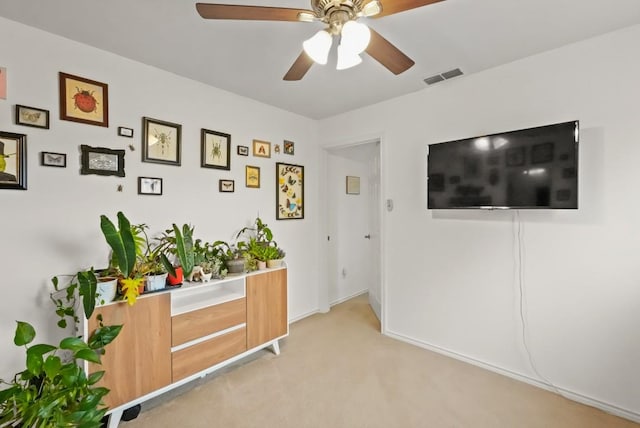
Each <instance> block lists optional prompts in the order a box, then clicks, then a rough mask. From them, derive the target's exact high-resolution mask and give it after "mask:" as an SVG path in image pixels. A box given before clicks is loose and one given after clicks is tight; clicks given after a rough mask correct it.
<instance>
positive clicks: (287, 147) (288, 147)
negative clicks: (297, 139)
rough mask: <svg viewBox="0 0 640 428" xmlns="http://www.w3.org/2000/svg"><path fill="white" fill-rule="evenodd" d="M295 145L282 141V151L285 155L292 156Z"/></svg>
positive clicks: (291, 142)
mask: <svg viewBox="0 0 640 428" xmlns="http://www.w3.org/2000/svg"><path fill="white" fill-rule="evenodd" d="M294 146H295V144H294V143H293V141H288V140H284V143H283V151H284V154H285V155H293V154H294V153H295V148H294Z"/></svg>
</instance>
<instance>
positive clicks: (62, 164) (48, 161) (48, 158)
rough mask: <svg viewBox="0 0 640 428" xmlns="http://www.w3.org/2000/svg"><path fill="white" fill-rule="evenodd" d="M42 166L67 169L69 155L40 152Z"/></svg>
mask: <svg viewBox="0 0 640 428" xmlns="http://www.w3.org/2000/svg"><path fill="white" fill-rule="evenodd" d="M40 165H42V166H55V167H57V168H66V167H67V155H66V153H53V152H40Z"/></svg>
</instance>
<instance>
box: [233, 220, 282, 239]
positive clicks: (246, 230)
mask: <svg viewBox="0 0 640 428" xmlns="http://www.w3.org/2000/svg"><path fill="white" fill-rule="evenodd" d="M243 236H245V237H247V238H249V239H251V238H254V239H255V240H256V242H261V243H266V244H268V245H273V246H277V244H276V242H275V241H273V232H272V231H271V229H270V228H269V227H268V226H267V224H266V223H264V222H263V221H262V219H261V218H260V217H256V219H255V221H254V222H253V225H252V226H247V227H243V228H242V229H240V231H239V232H238V233H237V235H236V241H238V240H239V239H240V238H241V237H243ZM240 243H244V241H238V244H240Z"/></svg>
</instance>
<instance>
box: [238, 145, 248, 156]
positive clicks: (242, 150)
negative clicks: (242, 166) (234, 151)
mask: <svg viewBox="0 0 640 428" xmlns="http://www.w3.org/2000/svg"><path fill="white" fill-rule="evenodd" d="M238 156H249V147H248V146H238Z"/></svg>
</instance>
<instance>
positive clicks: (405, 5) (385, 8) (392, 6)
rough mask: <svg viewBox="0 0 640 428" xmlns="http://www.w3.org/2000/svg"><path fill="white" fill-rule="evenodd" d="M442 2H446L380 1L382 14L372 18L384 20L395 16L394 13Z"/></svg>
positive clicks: (434, 0)
mask: <svg viewBox="0 0 640 428" xmlns="http://www.w3.org/2000/svg"><path fill="white" fill-rule="evenodd" d="M441 1H444V0H380V3H382V12H380V13H379V14H377V15H375V16H372V18H382V17H383V16H387V15H393V14H394V13H399V12H404V11H405V10H411V9H415V8H417V7H422V6H427V5H430V4H433V3H438V2H441Z"/></svg>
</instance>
